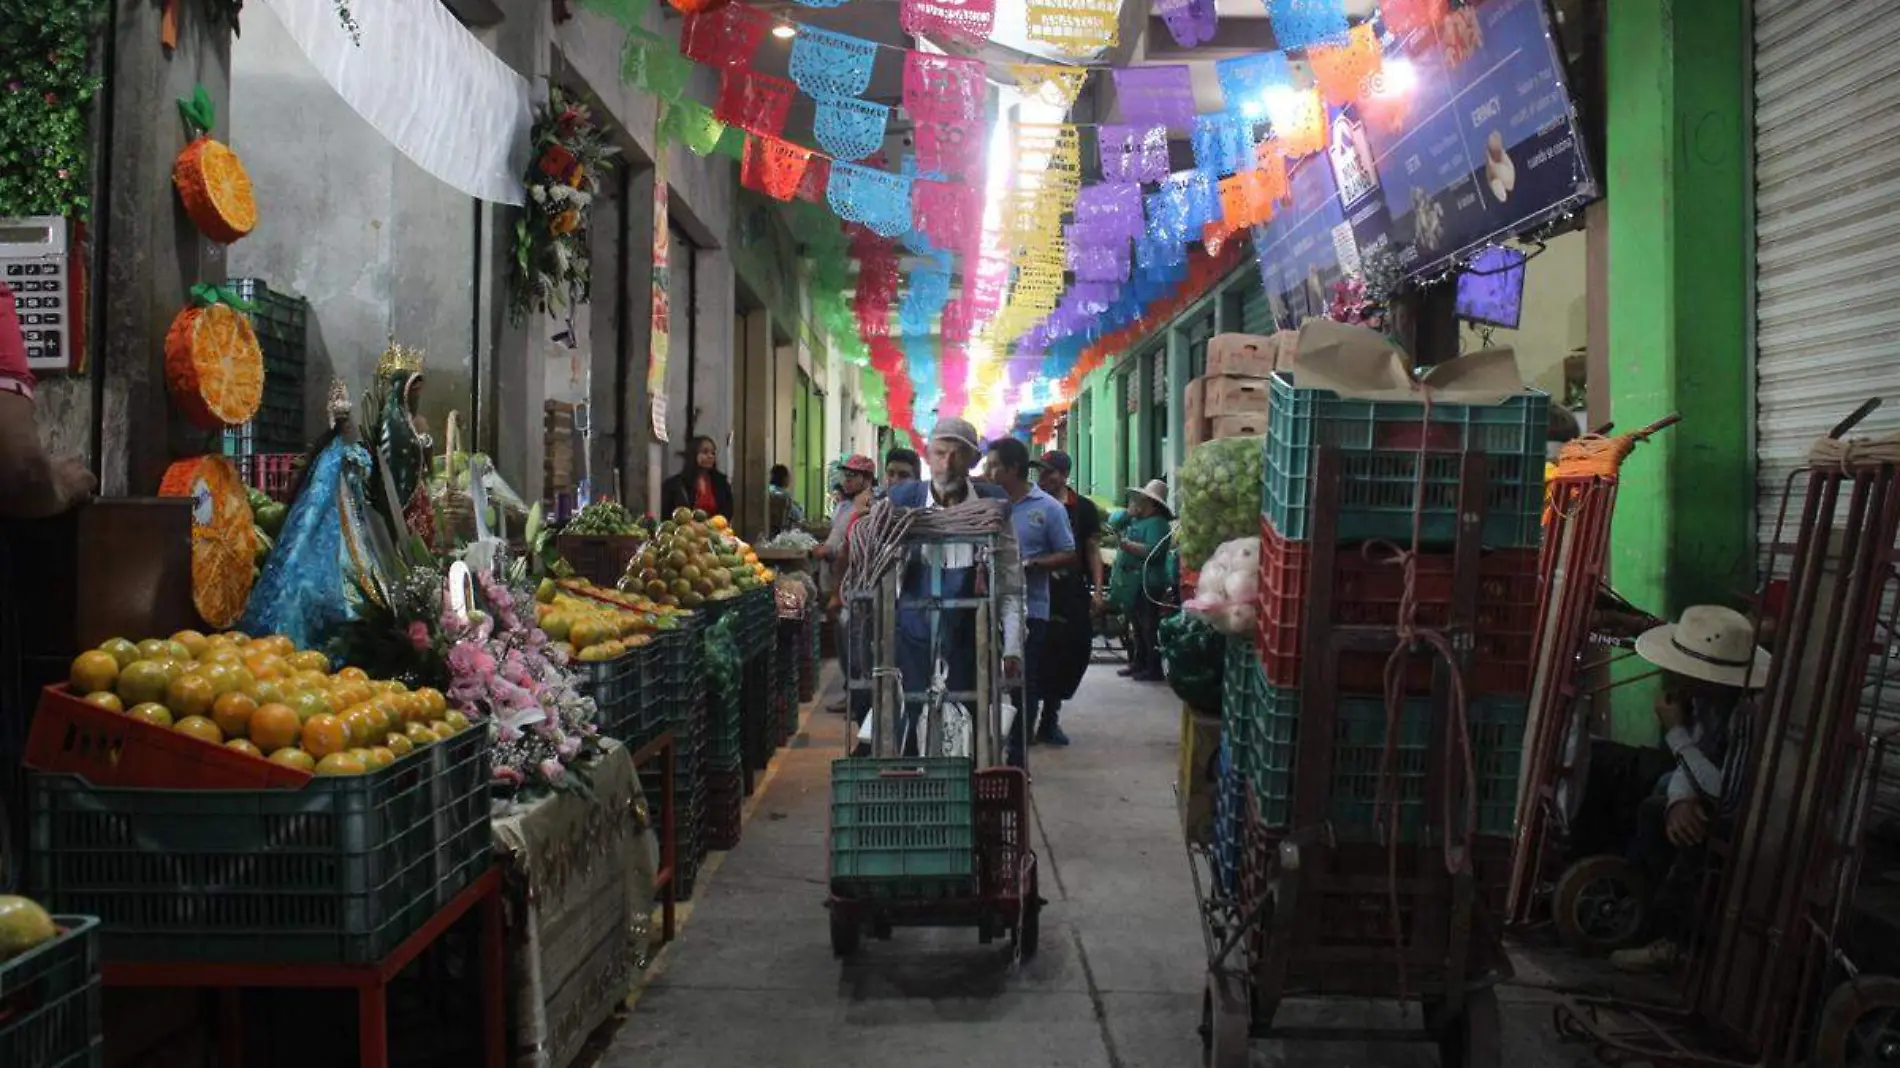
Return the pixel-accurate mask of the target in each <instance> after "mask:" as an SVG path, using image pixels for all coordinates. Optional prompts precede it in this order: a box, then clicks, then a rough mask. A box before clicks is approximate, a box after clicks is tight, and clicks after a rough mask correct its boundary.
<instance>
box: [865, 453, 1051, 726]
mask: <svg viewBox="0 0 1900 1068" xmlns="http://www.w3.org/2000/svg"><path fill="white" fill-rule="evenodd" d="M926 452H927V456H928V460H929V466H930V481H928V482H923V481H916V480H913V481H910V482H903V483H899V484H898V485H896V486H892V487H891V488H890V491H889V494H888V496H887V497H886V499H887V500H889V501H890V503H891V504H892V505H893V506H894V507H898V508H954V507H956V506H957V505H959V504H965V503H967V502H970V501H974V500H976V499H978V498H980V497H981V498H993V499H997V500H1003V501H1007V500H1008V499H1009V498H1008V495H1007V494H1006V493H1004V492H1003V489H1002V487H1000V486H998V485H996V484H995V483H993V482H982V483H977V482H974V481H973V480H972V479H971V478H970V470H971V469H972V468H973V467H975V466H976V461H977V457H979V456H981V455H982V452H983V447H982V439H981V438H980V437H979V436H978V435H977V432H976V428H975V427H974V426H971V425H970V424H969V423H968V422H966V421H964V420H962V419H955V418H950V419H941V420H938V422H937V425H936V426H934V427H932V428H931V430H930V441H929V443H928V446H927V450H926ZM919 554H920V555H921V556H922V558H923V561H924V562H925V563H926V564H929V565H931V566H934V567H939V568H943V569H944V571H945V574H944V576H943V596H945V597H966V596H971V595H972V594H973V593H975V592H976V585H975V579H976V577H977V572H976V570H975V567H976V562H977V561H976V551H975V549H974V547H972V546H969V545H927V546H924V547H922V548H921V549H920V550H919ZM993 563H994V569H995V574H996V580H997V582H998V583H999V584H1000V585H1001V587H1002V588H1001V589H999V590H997V591H996V595H997V597H998V599H999V600H1000V602H1001V603H1000V606H999V611H1000V613H1001V615H1002V620H1001V621H1000V622H1001V623H1002V632H1003V669H1004V672H1005V674H1006V675H1007V676H1008V677H1009V678H1011V679H1020V678H1021V677H1022V662H1023V661H1022V657H1023V619H1024V599H1023V568H1022V559H1021V554H1020V553H1019V552H1018V550H1017V547H1016V537H1015V533H1014V531H1013V530H1012V529H1011V528H1010V526H1009V525H1007V524H1005V525H1004V527H1003V529H1002V531H1001V532H1000V534H999V535H998V537H997V541H996V551H995V559H994V561H993ZM925 592H926V590H925V580H924V577H923V575H922V574H921V573H920V572H919V571H918V570H917V569H908V570H907V571H906V573H905V576H904V590H903V594H902V595H910V596H921V595H923V594H924V593H925ZM902 595H900V596H902ZM939 631H940V637H941V644H940V651H941V652H942V654H943V655H942V660H943V663H944V666H945V667H946V668H948V669H949V672H950V679H949V687H950V689H952V690H969V689H972V688H974V687H975V685H976V646H975V639H976V620H975V618H974V615H973V614H971V613H969V612H967V611H965V612H956V613H950V612H946V613H944V616H943V619H942V621H941V623H940V624H939ZM930 645H931V619H930V614H929V613H927V612H924V611H913V610H900V611H899V612H898V616H897V668H898V671H899V672H901V673H902V674H903V676H904V689H905V690H906V691H907V692H917V691H921V690H923V689H925V688H926V687H928V686H929V684H930V676H931V674H932V672H933V671H934V670H935V665H934V664H931V663H930ZM919 711H921V706H914V707H913V708H912V709H911V715H912V716H913V717H914V716H916V714H917V713H918V712H919Z"/></svg>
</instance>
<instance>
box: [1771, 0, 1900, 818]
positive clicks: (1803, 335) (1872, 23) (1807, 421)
mask: <svg viewBox="0 0 1900 1068" xmlns="http://www.w3.org/2000/svg"><path fill="white" fill-rule="evenodd" d="M1754 72H1755V180H1756V189H1755V207H1756V219H1755V237H1756V245H1755V271H1756V278H1755V285H1756V292H1755V301H1756V324H1755V325H1756V342H1755V345H1756V353H1755V360H1756V365H1755V366H1756V404H1757V408H1758V411H1757V424H1756V432H1757V442H1756V450H1757V461H1758V463H1757V473H1756V480H1757V506H1758V507H1757V513H1756V515H1757V522H1758V528H1759V531H1760V538H1761V544H1762V546H1763V548H1764V556H1765V550H1766V549H1767V547H1768V546H1769V545H1770V544H1771V543H1772V539H1773V536H1774V528H1775V524H1776V520H1777V517H1778V516H1779V515H1780V513H1781V502H1782V495H1783V487H1784V485H1785V484H1786V483H1787V481H1788V476H1789V474H1790V473H1791V472H1793V471H1794V470H1796V469H1797V468H1799V467H1801V466H1802V465H1803V463H1804V460H1805V458H1806V456H1807V452H1808V448H1809V446H1810V445H1812V444H1813V442H1814V440H1815V439H1816V438H1819V437H1821V436H1823V435H1824V434H1826V433H1827V432H1828V431H1829V430H1830V429H1831V428H1832V427H1833V426H1834V425H1835V424H1836V423H1838V422H1839V421H1840V420H1841V419H1842V418H1843V417H1844V416H1846V415H1847V414H1848V413H1849V412H1851V411H1852V410H1853V409H1854V408H1855V407H1856V406H1857V405H1859V404H1860V402H1861V401H1863V400H1865V399H1867V398H1868V397H1870V396H1881V397H1883V398H1884V399H1885V400H1886V401H1887V406H1886V407H1885V408H1883V409H1882V410H1881V411H1879V412H1876V413H1875V414H1874V416H1873V417H1872V418H1870V419H1869V420H1868V421H1867V422H1866V423H1864V424H1862V426H1861V431H1862V432H1876V433H1878V432H1885V431H1891V430H1893V429H1895V428H1896V427H1900V209H1897V208H1896V205H1900V4H1895V3H1893V2H1892V0H1756V4H1755V60H1754ZM1800 507H1801V506H1800V501H1799V500H1794V501H1791V502H1790V504H1789V515H1790V519H1789V524H1790V526H1792V525H1793V524H1795V523H1798V522H1799V518H1800ZM1783 540H1785V541H1792V540H1793V535H1792V532H1791V531H1790V532H1788V533H1784V535H1783ZM1781 566H1782V567H1785V566H1786V560H1785V557H1784V558H1783V559H1782V561H1781ZM1887 691H1888V692H1887V695H1886V697H1885V699H1884V700H1883V702H1882V704H1883V705H1884V706H1886V707H1885V708H1884V709H1883V712H1885V713H1886V714H1887V715H1888V716H1889V717H1891V719H1890V721H1891V722H1900V686H1893V685H1889V686H1888V687H1887ZM1893 782H1894V780H1893V778H1892V777H1891V776H1889V777H1888V778H1887V783H1888V784H1892V783H1893ZM1897 791H1900V787H1896V786H1895V785H1886V786H1885V787H1884V788H1883V789H1882V791H1881V793H1882V797H1881V798H1880V799H1879V806H1878V807H1879V808H1880V809H1881V810H1882V811H1883V813H1884V814H1886V815H1888V816H1890V817H1891V816H1895V815H1900V792H1897Z"/></svg>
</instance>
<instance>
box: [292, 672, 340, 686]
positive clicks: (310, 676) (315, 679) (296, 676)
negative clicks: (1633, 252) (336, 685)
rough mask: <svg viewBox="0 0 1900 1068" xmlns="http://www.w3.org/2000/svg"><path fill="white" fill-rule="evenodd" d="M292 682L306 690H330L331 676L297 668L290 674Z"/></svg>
mask: <svg viewBox="0 0 1900 1068" xmlns="http://www.w3.org/2000/svg"><path fill="white" fill-rule="evenodd" d="M290 681H292V682H294V683H296V684H297V685H299V686H301V687H303V688H304V689H306V690H317V689H322V690H328V689H329V688H330V676H328V675H325V674H324V673H323V672H321V671H316V670H313V669H311V668H297V669H296V670H294V671H292V672H291V673H290Z"/></svg>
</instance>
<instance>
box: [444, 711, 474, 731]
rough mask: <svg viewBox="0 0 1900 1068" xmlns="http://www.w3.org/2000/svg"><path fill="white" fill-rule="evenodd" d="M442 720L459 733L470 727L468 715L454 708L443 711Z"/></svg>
mask: <svg viewBox="0 0 1900 1068" xmlns="http://www.w3.org/2000/svg"><path fill="white" fill-rule="evenodd" d="M442 722H444V723H446V724H448V725H449V726H450V727H451V728H452V729H453V730H454V731H455V733H457V734H460V733H462V732H463V731H465V730H467V729H468V717H467V716H465V715H463V714H462V713H460V712H458V711H456V710H455V709H453V708H451V709H449V710H448V711H447V712H444V713H442Z"/></svg>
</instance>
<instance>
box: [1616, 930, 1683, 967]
mask: <svg viewBox="0 0 1900 1068" xmlns="http://www.w3.org/2000/svg"><path fill="white" fill-rule="evenodd" d="M1681 962H1682V947H1681V946H1679V945H1677V944H1676V943H1675V940H1674V939H1670V938H1658V939H1657V940H1656V941H1654V942H1651V943H1650V944H1649V945H1646V946H1644V947H1642V948H1641V949H1619V950H1617V951H1616V952H1615V953H1612V954H1610V967H1612V968H1615V969H1616V970H1617V971H1619V972H1630V973H1632V974H1640V975H1654V974H1657V973H1662V972H1671V971H1674V970H1675V968H1676V965H1677V964H1680V963H1681Z"/></svg>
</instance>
